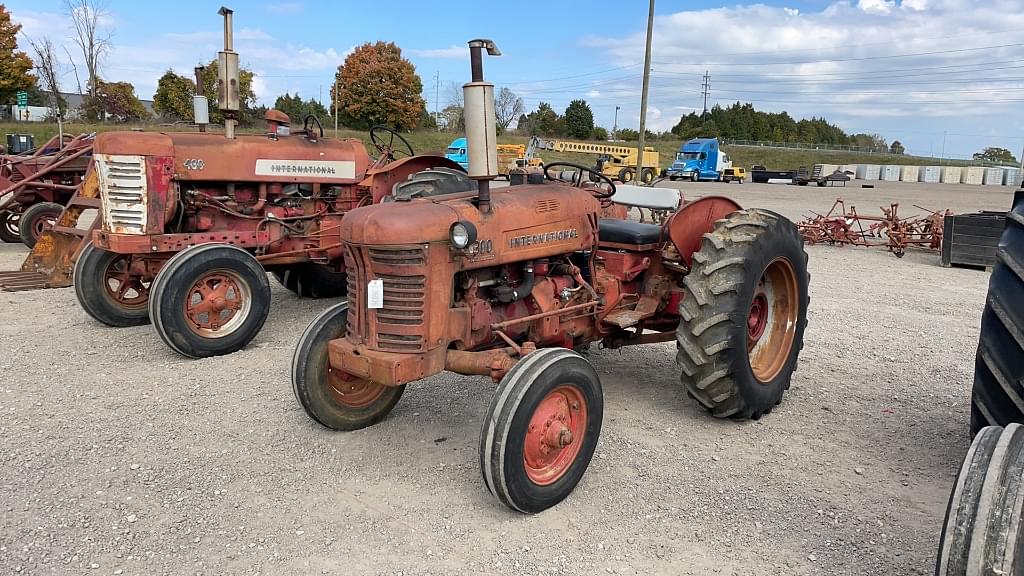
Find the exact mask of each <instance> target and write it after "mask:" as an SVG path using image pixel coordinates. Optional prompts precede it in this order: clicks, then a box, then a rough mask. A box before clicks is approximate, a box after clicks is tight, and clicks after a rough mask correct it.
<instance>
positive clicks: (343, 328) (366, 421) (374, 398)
mask: <svg viewBox="0 0 1024 576" xmlns="http://www.w3.org/2000/svg"><path fill="white" fill-rule="evenodd" d="M347 331H348V302H342V303H341V304H336V305H334V306H332V307H330V308H328V309H327V310H324V311H323V312H322V313H320V315H319V316H317V317H316V318H314V319H313V321H312V322H311V323H310V324H309V327H308V328H306V331H305V332H303V333H302V337H300V338H299V343H298V345H296V347H295V353H294V354H293V355H292V391H293V392H295V399H296V400H298V401H299V405H300V406H302V409H303V410H305V412H306V415H308V416H309V417H310V418H312V419H313V420H316V421H317V422H318V423H320V424H322V425H323V426H326V427H327V428H331V429H334V430H358V429H360V428H366V427H367V426H371V425H373V424H376V423H377V422H380V421H381V420H383V419H384V417H385V416H387V415H388V413H389V412H391V409H392V408H394V407H395V404H398V400H399V399H400V398H401V397H402V393H403V392H404V391H405V386H384V385H383V384H377V383H374V382H370V381H369V380H365V379H363V378H359V377H356V376H353V375H351V374H347V373H346V372H344V371H341V370H335V369H333V368H331V365H330V362H329V361H328V358H327V344H328V343H329V342H330V341H331V340H335V339H338V338H344V337H345V334H346V333H347Z"/></svg>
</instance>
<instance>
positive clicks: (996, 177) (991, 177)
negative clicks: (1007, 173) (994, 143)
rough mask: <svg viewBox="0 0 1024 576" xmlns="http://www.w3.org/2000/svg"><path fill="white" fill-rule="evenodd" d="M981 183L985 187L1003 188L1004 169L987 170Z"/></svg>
mask: <svg viewBox="0 0 1024 576" xmlns="http://www.w3.org/2000/svg"><path fill="white" fill-rule="evenodd" d="M981 183H982V184H984V185H985V186H1002V185H1003V169H1002V168H998V167H990V168H985V175H984V176H982V178H981Z"/></svg>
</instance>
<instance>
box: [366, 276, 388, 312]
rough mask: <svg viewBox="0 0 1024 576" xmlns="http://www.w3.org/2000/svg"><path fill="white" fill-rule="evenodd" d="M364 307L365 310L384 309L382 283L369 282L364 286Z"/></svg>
mask: <svg viewBox="0 0 1024 576" xmlns="http://www.w3.org/2000/svg"><path fill="white" fill-rule="evenodd" d="M366 307H367V308H383V307H384V281H383V280H380V279H377V280H370V281H369V282H368V283H367V284H366Z"/></svg>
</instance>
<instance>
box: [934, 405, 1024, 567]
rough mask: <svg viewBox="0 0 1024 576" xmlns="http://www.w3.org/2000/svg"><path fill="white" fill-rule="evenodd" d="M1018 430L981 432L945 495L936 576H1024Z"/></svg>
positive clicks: (1021, 436)
mask: <svg viewBox="0 0 1024 576" xmlns="http://www.w3.org/2000/svg"><path fill="white" fill-rule="evenodd" d="M1022 499H1024V427H1022V426H1021V425H1020V424H1010V425H1009V426H1007V427H1006V428H1005V429H1004V428H999V427H997V426H989V427H985V428H982V429H981V431H980V432H979V433H978V435H977V436H975V438H974V442H973V443H971V447H970V449H969V450H968V451H967V456H966V457H965V458H964V462H963V465H962V466H961V467H960V473H959V474H957V478H956V483H955V484H954V485H953V489H952V490H951V491H950V495H949V503H948V504H947V505H946V517H945V519H944V521H943V523H942V532H941V535H940V539H939V550H938V554H936V561H935V574H936V576H967V575H968V574H979V575H980V574H985V575H989V574H991V575H995V574H1021V573H1022V571H1024V551H1021V549H1020V542H1021V541H1022V540H1024V524H1022V523H1021V522H1020V515H1021V511H1020V502H1021V501H1022Z"/></svg>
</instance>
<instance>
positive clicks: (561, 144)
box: [525, 136, 661, 184]
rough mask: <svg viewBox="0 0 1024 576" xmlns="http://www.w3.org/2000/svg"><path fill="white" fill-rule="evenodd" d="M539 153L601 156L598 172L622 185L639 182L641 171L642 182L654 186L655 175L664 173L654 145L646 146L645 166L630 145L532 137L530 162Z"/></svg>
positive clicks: (528, 148)
mask: <svg viewBox="0 0 1024 576" xmlns="http://www.w3.org/2000/svg"><path fill="white" fill-rule="evenodd" d="M537 150H552V151H555V152H572V153H576V154H595V155H597V156H598V158H597V165H596V166H595V169H596V170H597V171H598V172H600V173H601V174H603V175H605V176H607V177H609V178H613V179H617V180H620V181H622V182H632V181H633V180H635V179H637V172H638V170H639V174H640V181H641V182H643V183H644V184H650V183H651V182H652V181H654V177H655V175H657V174H658V172H660V171H661V169H660V166H659V164H660V162H661V158H660V155H659V154H658V152H657V151H655V150H654V148H652V147H650V146H644V154H643V165H642V166H637V150H636V148H631V147H629V146H615V145H611V144H597V143H594V142H573V141H570V140H545V139H543V138H538V137H536V136H534V137H533V138H530V144H529V145H528V146H527V147H526V154H525V158H526V159H527V160H529V159H531V158H533V157H534V156H536V152H537Z"/></svg>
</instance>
